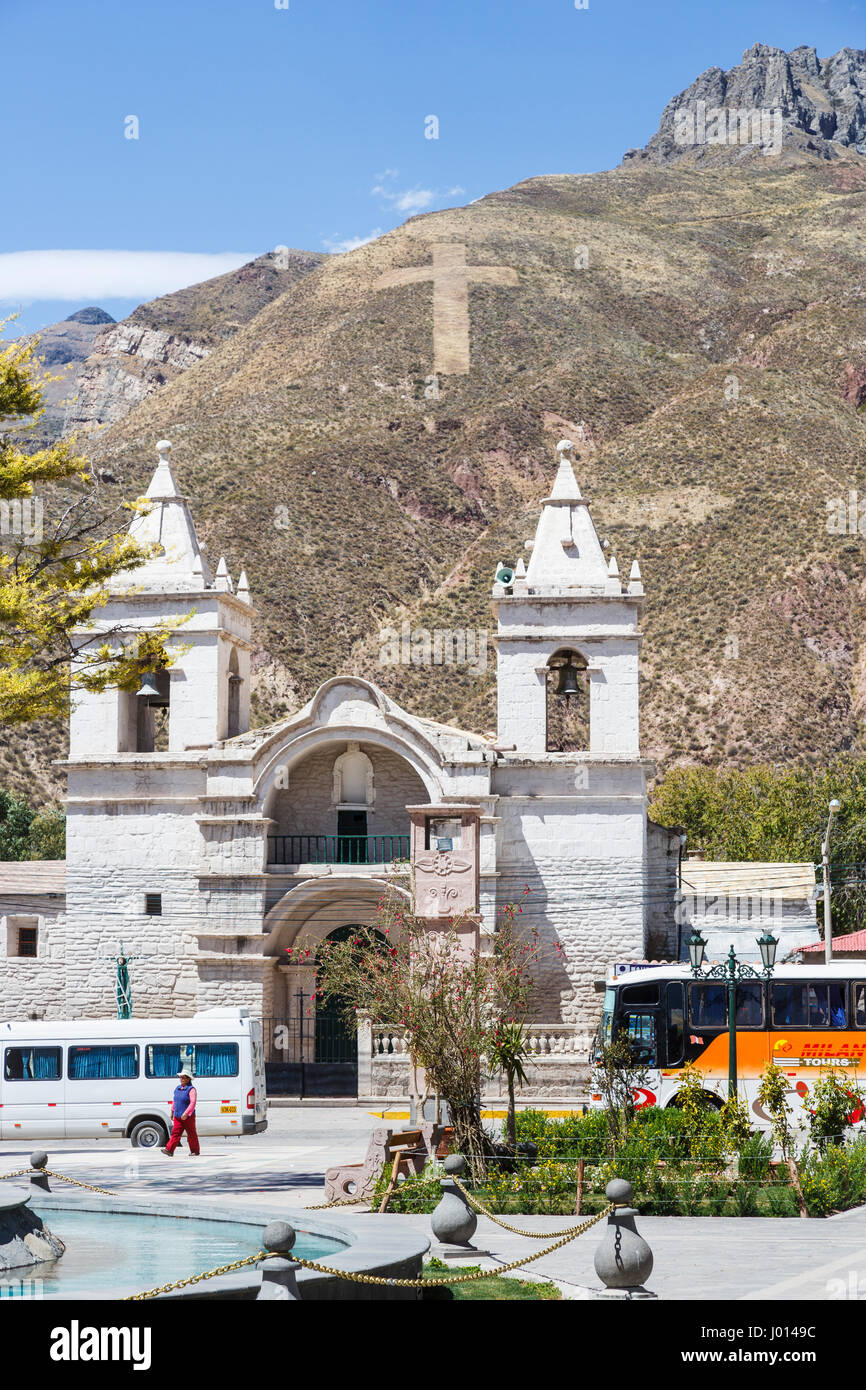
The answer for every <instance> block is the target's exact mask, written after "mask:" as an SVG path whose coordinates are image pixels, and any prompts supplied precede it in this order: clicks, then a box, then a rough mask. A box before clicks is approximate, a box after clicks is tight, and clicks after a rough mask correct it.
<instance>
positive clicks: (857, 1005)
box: [854, 981, 866, 1028]
mask: <svg viewBox="0 0 866 1390" xmlns="http://www.w3.org/2000/svg"><path fill="white" fill-rule="evenodd" d="M854 1027H855V1028H866V984H863V983H862V982H859V981H858V983H857V984H855V986H854Z"/></svg>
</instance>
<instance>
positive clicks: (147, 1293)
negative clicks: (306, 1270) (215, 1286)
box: [118, 1250, 272, 1303]
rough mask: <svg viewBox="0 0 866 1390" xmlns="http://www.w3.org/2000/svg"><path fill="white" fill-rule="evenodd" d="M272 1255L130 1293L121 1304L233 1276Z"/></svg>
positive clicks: (263, 1252) (263, 1254) (261, 1253)
mask: <svg viewBox="0 0 866 1390" xmlns="http://www.w3.org/2000/svg"><path fill="white" fill-rule="evenodd" d="M270 1253H272V1252H270V1251H268V1250H260V1251H259V1252H258V1254H257V1255H247V1256H246V1258H245V1259H243V1260H233V1261H232V1263H231V1264H230V1265H219V1267H218V1268H217V1269H208V1270H206V1271H205V1273H204V1274H190V1276H189V1277H188V1278H187V1279H175V1280H174V1282H173V1283H171V1284H160V1285H159V1286H158V1287H157V1288H155V1289H145V1290H144V1292H143V1293H128V1294H126V1295H125V1297H123V1298H121V1299H119V1300H118V1301H119V1302H120V1303H139V1302H140V1301H141V1300H142V1299H145V1298H156V1297H157V1295H158V1294H161V1293H171V1291H172V1289H185V1288H188V1287H189V1285H190V1284H200V1283H201V1282H202V1280H203V1279H214V1278H215V1277H216V1276H217V1275H218V1274H231V1272H232V1270H234V1269H243V1267H244V1265H254V1264H258V1263H259V1261H260V1260H266V1259H267V1258H268V1255H269V1254H270Z"/></svg>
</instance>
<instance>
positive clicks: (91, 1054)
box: [67, 1043, 138, 1081]
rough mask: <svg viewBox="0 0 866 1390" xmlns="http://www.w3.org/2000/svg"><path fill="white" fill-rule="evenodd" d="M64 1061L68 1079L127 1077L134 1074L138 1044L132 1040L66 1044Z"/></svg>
mask: <svg viewBox="0 0 866 1390" xmlns="http://www.w3.org/2000/svg"><path fill="white" fill-rule="evenodd" d="M67 1065H68V1075H69V1080H70V1081H127V1080H129V1079H130V1078H132V1077H136V1076H138V1048H137V1047H136V1045H135V1043H121V1044H119V1045H118V1046H116V1047H112V1046H111V1045H108V1044H103V1043H90V1044H87V1043H84V1044H82V1045H81V1046H79V1047H70V1049H69V1053H68V1062H67Z"/></svg>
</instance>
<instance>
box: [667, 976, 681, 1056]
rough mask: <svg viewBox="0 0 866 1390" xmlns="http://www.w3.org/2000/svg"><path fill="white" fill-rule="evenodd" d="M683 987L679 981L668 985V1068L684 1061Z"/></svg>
mask: <svg viewBox="0 0 866 1390" xmlns="http://www.w3.org/2000/svg"><path fill="white" fill-rule="evenodd" d="M683 1007H684V1005H683V987H682V984H681V982H680V981H679V980H677V981H676V982H675V983H674V984H670V985H668V1066H669V1067H675V1066H677V1065H678V1063H680V1062H681V1061H682V1060H683V1031H684V1030H683V1024H684V1018H683Z"/></svg>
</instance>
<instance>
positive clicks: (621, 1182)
mask: <svg viewBox="0 0 866 1390" xmlns="http://www.w3.org/2000/svg"><path fill="white" fill-rule="evenodd" d="M604 1195H605V1196H606V1197H607V1200H608V1201H609V1202H616V1205H617V1206H618V1207H629V1206H631V1199H632V1197H633V1196H634V1188H633V1187H632V1185H631V1183H630V1182H626V1180H625V1178H611V1180H610V1182H609V1183H608V1185H607V1187H606V1188H605V1189H604Z"/></svg>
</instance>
